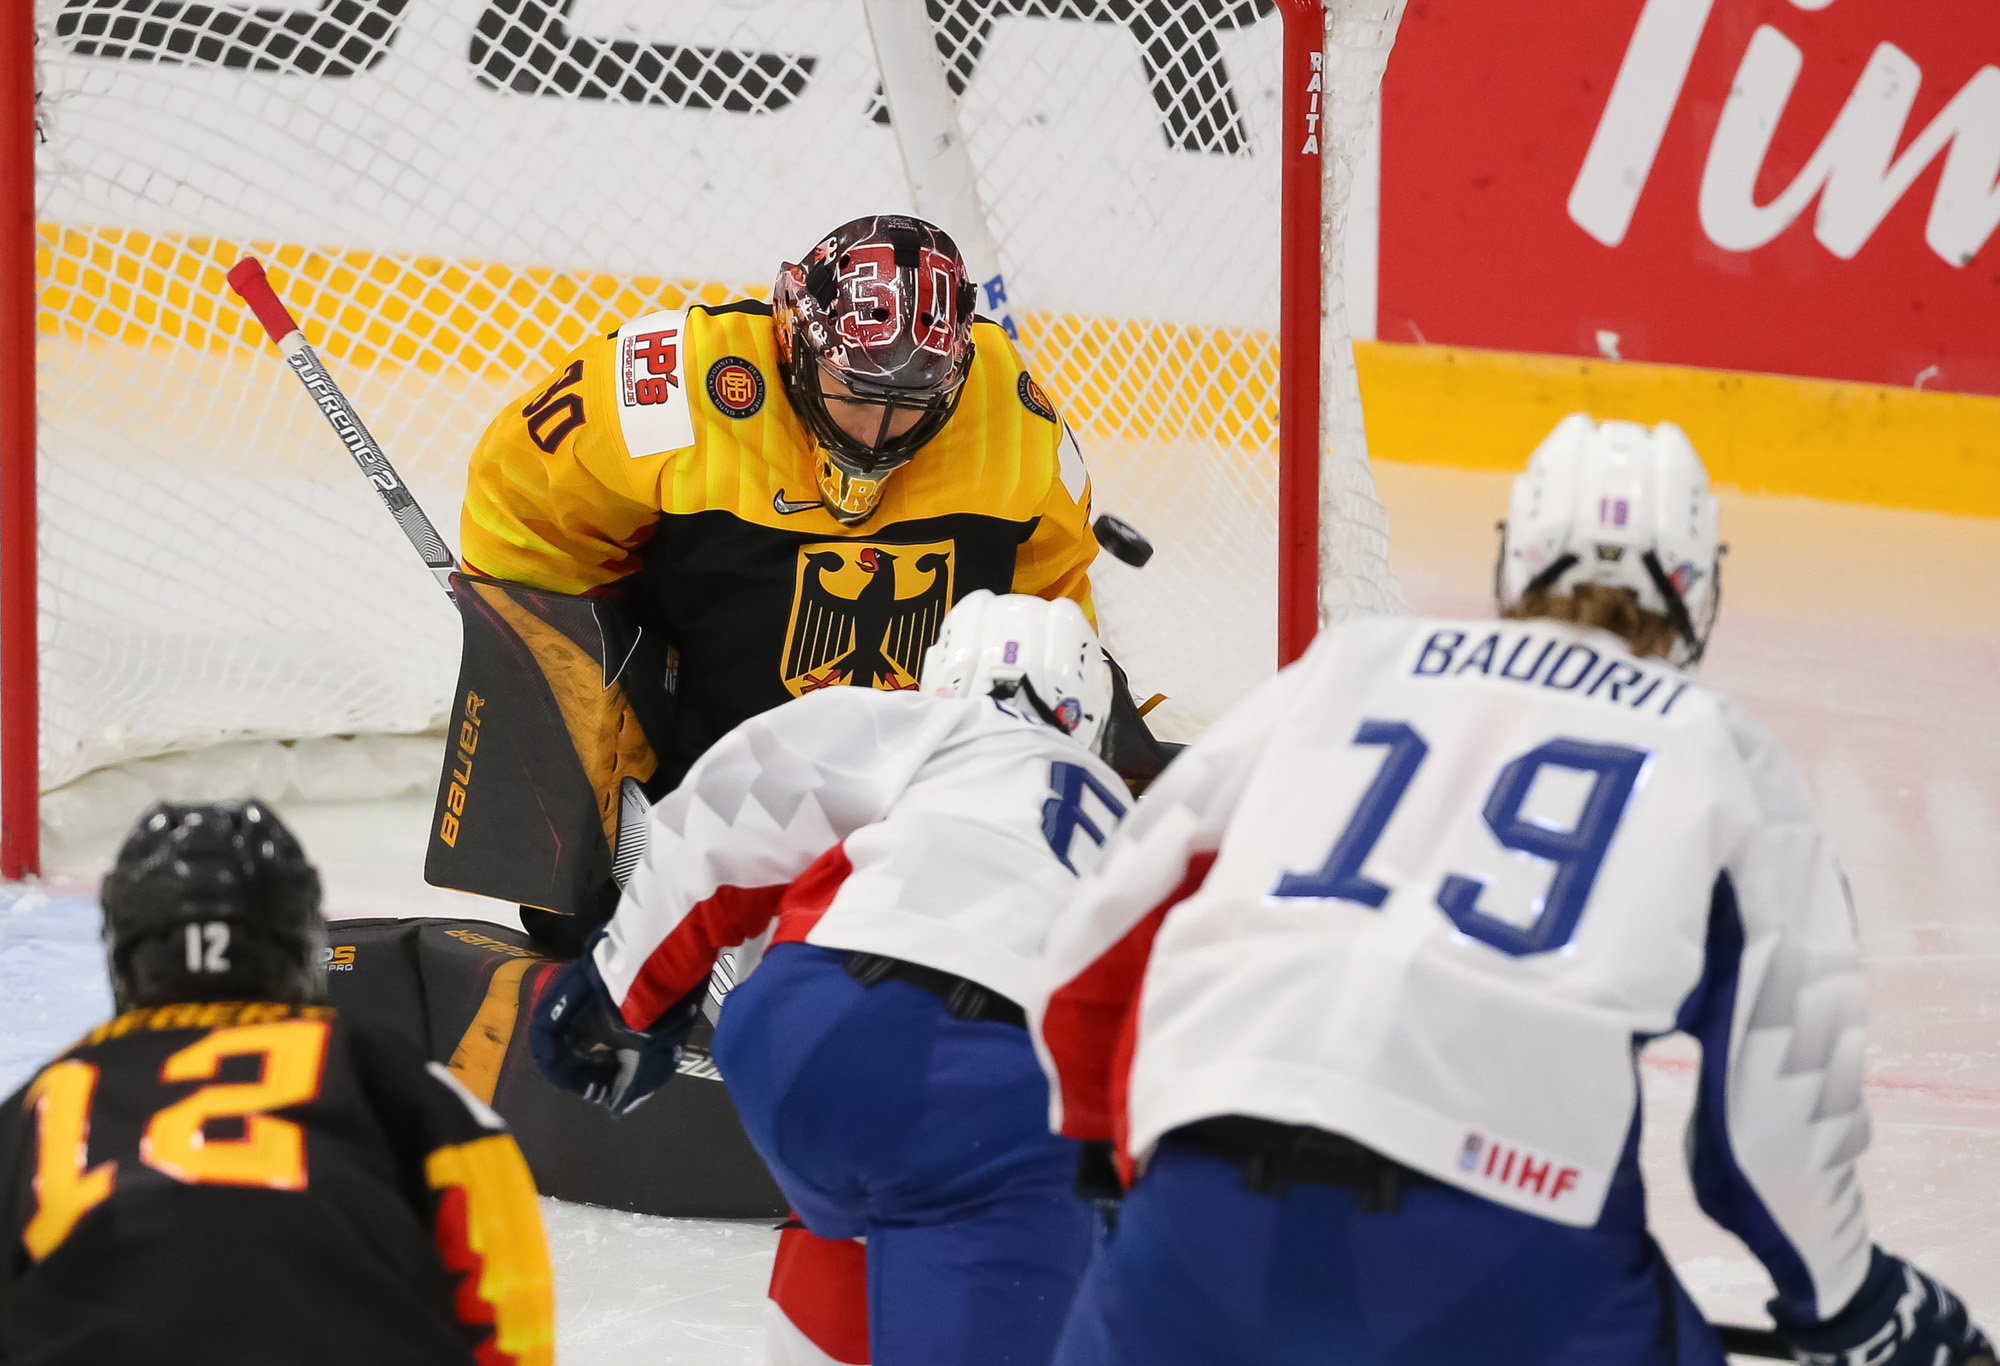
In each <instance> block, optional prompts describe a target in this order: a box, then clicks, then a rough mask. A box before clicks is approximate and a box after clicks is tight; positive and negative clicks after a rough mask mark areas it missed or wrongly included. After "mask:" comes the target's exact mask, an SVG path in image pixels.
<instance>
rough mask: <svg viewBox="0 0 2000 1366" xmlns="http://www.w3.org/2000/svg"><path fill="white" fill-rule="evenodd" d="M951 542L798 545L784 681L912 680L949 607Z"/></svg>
mask: <svg viewBox="0 0 2000 1366" xmlns="http://www.w3.org/2000/svg"><path fill="white" fill-rule="evenodd" d="M952 551H953V544H952V542H950V541H934V542H930V543H928V544H922V545H894V544H887V543H883V542H868V541H818V542H813V543H811V544H808V545H802V546H800V547H799V570H798V586H797V589H796V590H795V592H794V595H793V599H792V620H791V625H790V626H789V627H788V628H787V630H786V632H785V662H784V677H785V688H786V689H787V691H789V692H790V693H791V694H792V696H794V697H803V696H804V695H805V694H807V693H809V692H817V691H818V690H819V689H821V688H831V687H838V686H841V685H846V686H849V687H856V688H878V689H882V690H884V691H893V690H899V689H908V688H914V687H916V686H917V674H918V672H919V671H920V670H921V669H922V668H923V660H924V651H925V650H927V649H929V648H930V647H931V644H932V642H934V641H935V640H936V639H937V634H938V631H939V629H940V628H941V627H943V625H944V617H945V613H946V612H948V611H950V610H951V579H952V559H953V554H952Z"/></svg>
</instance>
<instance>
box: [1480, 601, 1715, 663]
mask: <svg viewBox="0 0 2000 1366" xmlns="http://www.w3.org/2000/svg"><path fill="white" fill-rule="evenodd" d="M1500 615H1501V616H1503V617H1508V618H1510V619H1512V620H1515V621H1520V620H1524V619H1526V618H1530V617H1548V618H1551V619H1552V620H1555V621H1573V622H1575V623H1576V624H1577V625H1579V626H1595V627H1598V628H1599V629H1601V630H1605V631H1609V632H1611V634H1613V635H1615V636H1622V637H1623V638H1624V640H1625V643H1626V644H1628V645H1630V646H1631V647H1632V653H1633V654H1635V655H1639V656H1641V657H1642V658H1643V657H1645V656H1647V655H1651V656H1654V657H1656V658H1659V659H1667V658H1669V657H1670V656H1671V652H1672V651H1673V648H1674V646H1675V645H1676V644H1678V643H1679V642H1680V633H1679V632H1678V631H1676V630H1674V624H1673V623H1672V622H1671V621H1668V620H1667V619H1666V617H1664V616H1662V615H1661V614H1660V613H1658V612H1649V611H1647V610H1646V609H1645V608H1643V607H1641V606H1640V605H1639V595H1638V594H1637V593H1634V592H1633V591H1632V590H1631V589H1629V588H1611V587H1607V586H1606V585H1604V584H1597V583H1580V584H1577V585H1576V586H1575V587H1574V588H1573V589H1570V590H1569V591H1567V592H1562V593H1551V592H1549V591H1548V590H1547V589H1545V588H1530V589H1529V590H1528V591H1527V592H1525V593H1523V594H1522V595H1521V596H1520V599H1519V600H1518V601H1516V602H1515V603H1514V604H1513V605H1512V606H1511V607H1509V608H1507V610H1506V611H1504V612H1502V613H1501V614H1500Z"/></svg>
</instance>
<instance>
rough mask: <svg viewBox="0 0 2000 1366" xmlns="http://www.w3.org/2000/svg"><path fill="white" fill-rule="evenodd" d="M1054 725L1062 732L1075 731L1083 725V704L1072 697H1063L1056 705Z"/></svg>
mask: <svg viewBox="0 0 2000 1366" xmlns="http://www.w3.org/2000/svg"><path fill="white" fill-rule="evenodd" d="M1056 724H1057V725H1059V726H1061V727H1062V728H1063V729H1064V730H1072V731H1073V730H1075V729H1076V728H1077V727H1078V726H1080V725H1082V724H1083V703H1081V702H1079V701H1077V700H1076V699H1075V698H1074V697H1065V698H1064V699H1063V700H1062V701H1060V702H1058V703H1056Z"/></svg>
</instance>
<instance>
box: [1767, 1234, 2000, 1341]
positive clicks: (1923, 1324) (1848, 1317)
mask: <svg viewBox="0 0 2000 1366" xmlns="http://www.w3.org/2000/svg"><path fill="white" fill-rule="evenodd" d="M1770 1310H1771V1317H1772V1318H1773V1319H1775V1320H1776V1321H1777V1325H1778V1335H1779V1336H1780V1337H1782V1338H1783V1339H1784V1340H1785V1341H1786V1343H1788V1344H1789V1345H1790V1346H1791V1348H1792V1351H1793V1353H1794V1354H1795V1355H1796V1356H1797V1357H1798V1359H1799V1360H1800V1361H1801V1362H1804V1363H1806V1366H1976V1363H1979V1362H1981V1361H1984V1362H1986V1363H1989V1366H1990V1363H1991V1362H1992V1361H1993V1344H1992V1343H1990V1342H1988V1341H1987V1340H1986V1334H1984V1333H1982V1332H1980V1331H1979V1328H1978V1326H1977V1325H1976V1324H1974V1323H1973V1322H1972V1321H1971V1320H1970V1318H1968V1317H1967V1315H1966V1312H1965V1305H1964V1304H1963V1303H1961V1302H1960V1301H1959V1299H1958V1298H1957V1297H1956V1296H1954V1295H1953V1294H1952V1293H1951V1292H1950V1291H1949V1290H1946V1289H1945V1288H1944V1287H1943V1286H1942V1285H1939V1284H1938V1283H1937V1282H1936V1281H1934V1280H1932V1279H1931V1278H1930V1277H1929V1276H1926V1275H1925V1274H1924V1273H1923V1272H1921V1271H1919V1270H1917V1269H1916V1268H1915V1267H1914V1266H1911V1265H1910V1264H1909V1263H1908V1262H1906V1261H1904V1260H1903V1259H1902V1258H1901V1257H1891V1256H1890V1255H1889V1254H1888V1253H1886V1252H1884V1251H1883V1250H1882V1249H1881V1248H1879V1247H1878V1248H1876V1249H1874V1254H1873V1260H1872V1261H1871V1262H1870V1263H1869V1266H1868V1278H1867V1279H1866V1280H1864V1281H1863V1282H1862V1283H1861V1288H1860V1289H1859V1290H1857V1291H1855V1292H1854V1298H1853V1299H1852V1300H1849V1301H1848V1303H1847V1307H1846V1308H1845V1309H1843V1310H1841V1311H1840V1312H1839V1313H1838V1314H1835V1315H1834V1316H1833V1317H1832V1318H1830V1319H1827V1320H1825V1321H1824V1322H1822V1323H1793V1322H1791V1321H1789V1320H1787V1319H1786V1318H1785V1316H1784V1314H1783V1312H1782V1311H1781V1310H1780V1309H1779V1307H1778V1304H1777V1301H1775V1300H1774V1301H1772V1302H1771V1305H1770Z"/></svg>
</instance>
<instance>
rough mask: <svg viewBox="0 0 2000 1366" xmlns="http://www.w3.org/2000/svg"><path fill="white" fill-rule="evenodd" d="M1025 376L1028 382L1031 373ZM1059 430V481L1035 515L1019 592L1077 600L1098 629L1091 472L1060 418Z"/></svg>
mask: <svg viewBox="0 0 2000 1366" xmlns="http://www.w3.org/2000/svg"><path fill="white" fill-rule="evenodd" d="M1022 375H1023V378H1024V379H1026V372H1025V371H1023V372H1022ZM1027 383H1028V385H1029V386H1030V387H1032V388H1034V391H1035V398H1036V400H1037V401H1038V402H1042V403H1047V402H1048V400H1047V396H1046V395H1045V394H1043V393H1042V392H1041V390H1040V388H1039V387H1038V386H1035V385H1034V381H1033V380H1028V381H1027ZM1049 406H1050V407H1053V405H1052V404H1051V405H1049ZM1056 424H1057V438H1056V477H1055V478H1054V479H1053V480H1051V481H1050V483H1049V490H1048V493H1047V494H1046V495H1044V496H1043V498H1042V501H1041V504H1040V505H1039V506H1038V507H1037V508H1036V509H1035V529H1034V531H1033V532H1032V533H1031V534H1030V535H1029V537H1028V539H1027V541H1026V543H1024V544H1023V545H1022V546H1021V550H1020V553H1019V554H1018V555H1017V556H1016V557H1015V560H1014V591H1015V592H1016V593H1032V594H1034V595H1035V596H1036V597H1040V598H1047V599H1049V600H1050V601H1054V600H1055V599H1057V598H1073V599H1075V601H1076V604H1077V606H1079V607H1081V608H1082V609H1083V614H1084V616H1085V617H1087V618H1089V620H1090V624H1091V626H1092V628H1093V629H1094V628H1095V627H1096V625H1097V606H1096V604H1095V603H1094V602H1092V601H1091V597H1090V565H1091V561H1093V560H1095V559H1096V558H1097V539H1096V537H1094V536H1092V535H1091V534H1090V472H1089V471H1088V470H1087V469H1085V468H1084V464H1083V451H1082V450H1081V449H1080V448H1079V447H1078V445H1077V441H1076V433H1075V432H1073V431H1071V430H1070V427H1069V423H1067V422H1065V421H1063V420H1062V419H1061V418H1060V417H1057V418H1056Z"/></svg>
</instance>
